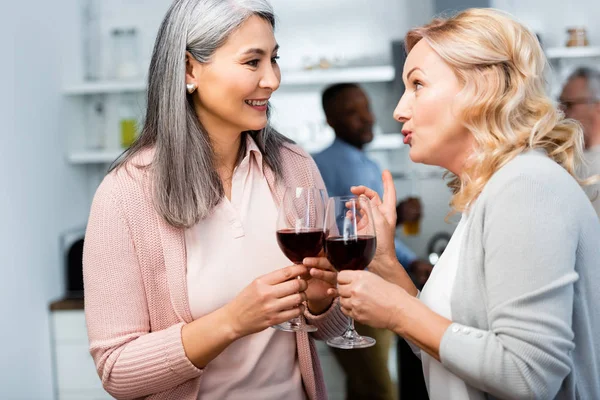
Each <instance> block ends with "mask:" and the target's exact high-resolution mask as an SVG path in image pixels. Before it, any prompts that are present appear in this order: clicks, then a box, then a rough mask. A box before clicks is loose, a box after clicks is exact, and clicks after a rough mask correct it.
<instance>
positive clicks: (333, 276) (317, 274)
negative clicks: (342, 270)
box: [310, 268, 337, 285]
mask: <svg viewBox="0 0 600 400" xmlns="http://www.w3.org/2000/svg"><path fill="white" fill-rule="evenodd" d="M310 276H311V277H313V278H315V279H320V280H322V281H324V282H327V283H329V284H330V285H335V284H336V283H337V272H332V271H323V270H321V269H317V268H311V269H310Z"/></svg>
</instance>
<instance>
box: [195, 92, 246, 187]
mask: <svg viewBox="0 0 600 400" xmlns="http://www.w3.org/2000/svg"><path fill="white" fill-rule="evenodd" d="M195 108H196V114H197V115H198V118H199V120H200V123H201V124H202V126H203V127H204V129H205V130H206V132H207V133H208V137H209V139H210V144H211V146H212V148H213V151H214V154H215V167H216V168H217V171H218V172H219V175H221V177H222V178H223V177H227V176H231V174H233V169H234V168H235V164H236V162H237V161H238V154H239V151H240V146H241V143H242V142H241V138H242V132H241V131H240V130H239V128H236V127H233V126H230V125H228V124H227V123H225V121H222V120H220V119H216V118H215V117H214V116H212V115H207V113H205V112H204V110H203V109H202V108H200V107H199V106H198V105H197V104H196V105H195Z"/></svg>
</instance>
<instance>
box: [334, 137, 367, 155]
mask: <svg viewBox="0 0 600 400" xmlns="http://www.w3.org/2000/svg"><path fill="white" fill-rule="evenodd" d="M335 137H336V138H337V139H338V140H341V141H342V142H344V143H346V144H348V145H350V146H352V147H354V148H356V149H358V150H360V151H362V149H363V146H362V145H357V144H356V143H350V142H349V141H347V140H346V139H344V138H343V137H341V136H337V135H336V136H335Z"/></svg>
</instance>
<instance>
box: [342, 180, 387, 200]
mask: <svg viewBox="0 0 600 400" xmlns="http://www.w3.org/2000/svg"><path fill="white" fill-rule="evenodd" d="M392 183H393V182H392ZM350 191H351V192H352V194H354V195H356V196H360V195H365V196H367V198H368V199H369V200H371V204H372V205H374V206H379V205H381V203H382V202H381V198H380V197H379V194H378V193H377V192H376V191H374V190H373V189H371V188H368V187H366V186H352V187H351V188H350Z"/></svg>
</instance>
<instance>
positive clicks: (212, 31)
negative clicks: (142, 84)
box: [109, 0, 289, 228]
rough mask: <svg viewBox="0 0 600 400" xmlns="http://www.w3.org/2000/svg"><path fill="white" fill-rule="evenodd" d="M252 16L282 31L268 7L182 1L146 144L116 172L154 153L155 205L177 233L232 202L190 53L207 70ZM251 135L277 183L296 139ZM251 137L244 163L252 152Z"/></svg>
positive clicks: (162, 35) (155, 75) (164, 46)
mask: <svg viewBox="0 0 600 400" xmlns="http://www.w3.org/2000/svg"><path fill="white" fill-rule="evenodd" d="M253 15H258V16H259V17H261V18H263V19H265V20H267V21H268V22H270V23H271V25H272V26H273V28H275V16H274V12H273V8H272V7H271V5H270V4H269V3H268V1H267V0H175V1H174V2H173V4H172V5H171V7H170V9H169V11H168V12H167V14H166V16H165V18H164V20H163V22H162V24H161V26H160V29H159V31H158V36H157V38H156V42H155V44H154V51H153V53H152V60H151V62H150V69H149V73H148V106H147V110H146V118H145V122H144V126H143V128H142V131H141V134H140V137H139V138H138V139H137V140H136V142H135V143H134V144H133V145H132V146H131V147H130V148H129V149H128V150H127V151H126V152H125V153H124V154H123V156H122V157H120V158H119V159H118V160H116V161H115V162H114V163H113V165H112V166H111V167H110V170H109V171H112V170H114V169H118V168H120V167H122V166H124V165H126V164H127V163H128V162H129V161H131V159H132V158H133V157H134V156H135V155H136V154H138V153H139V152H140V151H142V150H144V149H147V148H150V147H154V148H155V154H154V159H153V161H152V164H151V166H150V167H151V169H152V180H153V182H152V186H153V201H154V206H155V208H156V210H157V212H158V213H159V214H160V215H161V216H162V217H163V218H164V219H165V220H166V221H167V222H168V223H169V224H170V225H172V226H174V227H178V228H189V227H191V226H193V225H194V224H196V223H198V222H199V221H201V220H202V219H204V218H205V217H206V216H208V214H209V213H210V211H211V210H212V209H213V208H214V207H215V206H216V205H217V204H219V202H220V201H221V200H222V199H223V197H224V195H225V191H224V188H223V184H222V182H221V179H220V177H219V175H218V173H217V170H216V167H215V154H214V150H213V147H212V145H211V142H210V139H209V136H208V133H207V132H206V130H205V129H204V127H203V126H202V124H201V122H200V121H199V120H198V116H197V114H196V112H195V110H194V105H193V100H192V96H191V95H188V94H187V92H186V90H185V72H186V68H185V52H186V51H189V52H190V54H191V55H192V56H193V57H194V58H195V59H196V60H198V61H199V62H201V63H206V62H209V61H210V59H211V57H212V55H213V54H214V52H215V51H216V50H217V49H218V48H219V47H221V46H222V45H223V44H224V43H225V41H226V40H227V38H228V37H229V36H230V35H231V34H232V33H233V32H234V31H235V30H236V29H237V28H238V27H239V26H240V25H241V24H242V23H243V22H244V21H246V20H247V19H248V18H250V17H251V16H253ZM267 115H269V112H267ZM247 134H249V135H251V136H252V137H253V138H254V140H255V141H256V144H257V145H258V147H259V149H260V151H261V152H262V153H263V159H264V162H265V163H266V164H267V165H268V166H269V167H270V168H271V170H273V173H274V174H275V176H276V178H278V179H279V178H281V176H282V163H281V159H280V148H281V146H282V145H283V143H285V142H289V140H288V139H287V138H285V137H284V136H282V135H281V134H279V133H278V132H277V131H275V130H274V129H273V128H272V127H271V126H270V125H269V124H267V126H266V127H265V128H264V129H262V130H260V131H248V132H244V135H243V136H244V137H245V135H247ZM244 137H242V148H241V149H240V154H239V155H238V156H241V155H242V154H243V152H244V149H245V146H244V144H245V141H244Z"/></svg>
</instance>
